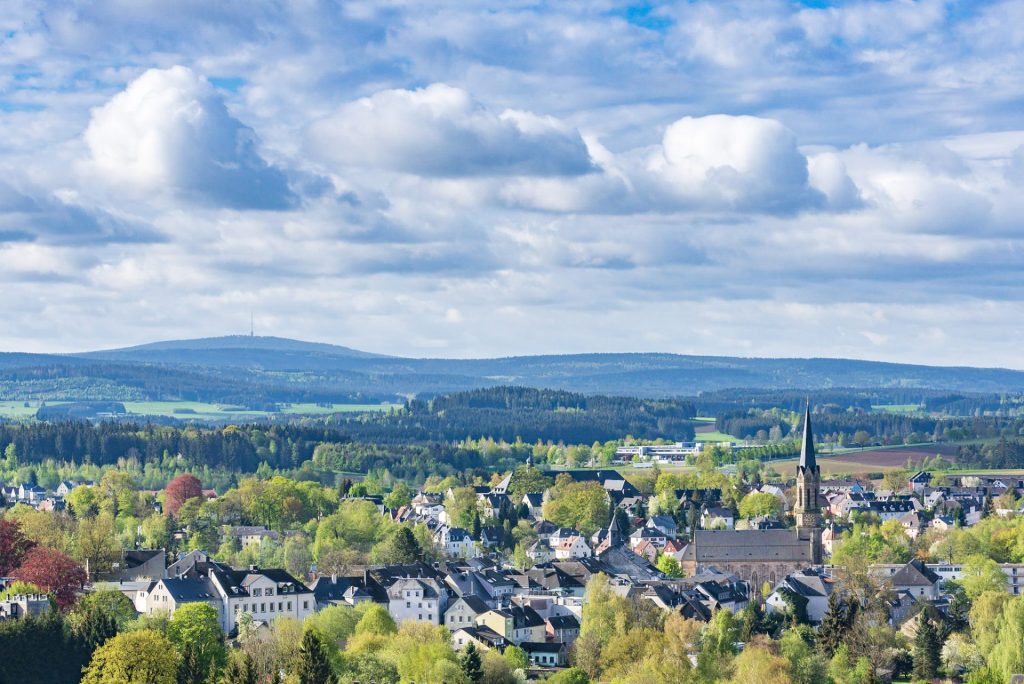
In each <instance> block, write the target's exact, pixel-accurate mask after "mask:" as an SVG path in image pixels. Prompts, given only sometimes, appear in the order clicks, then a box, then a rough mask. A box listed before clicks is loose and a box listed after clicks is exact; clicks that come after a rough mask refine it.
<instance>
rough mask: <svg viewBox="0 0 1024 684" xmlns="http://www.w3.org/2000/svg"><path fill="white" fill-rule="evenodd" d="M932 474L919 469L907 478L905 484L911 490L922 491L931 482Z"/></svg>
mask: <svg viewBox="0 0 1024 684" xmlns="http://www.w3.org/2000/svg"><path fill="white" fill-rule="evenodd" d="M931 481H932V475H931V473H926V472H924V471H923V470H919V471H917V472H916V473H914V474H913V475H911V476H910V477H909V478H907V485H908V486H909V487H910V491H912V492H923V491H924V490H925V488H926V487H928V485H929V484H931Z"/></svg>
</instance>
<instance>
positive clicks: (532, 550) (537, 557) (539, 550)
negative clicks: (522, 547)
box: [526, 539, 555, 564]
mask: <svg viewBox="0 0 1024 684" xmlns="http://www.w3.org/2000/svg"><path fill="white" fill-rule="evenodd" d="M526 556H527V557H528V558H529V559H530V560H532V561H533V562H534V564H539V563H547V562H548V561H550V560H552V559H553V558H554V557H555V552H554V551H552V550H551V547H550V546H548V543H547V542H546V541H544V540H543V539H538V540H537V541H535V542H533V543H532V544H530V546H529V547H528V548H527V549H526Z"/></svg>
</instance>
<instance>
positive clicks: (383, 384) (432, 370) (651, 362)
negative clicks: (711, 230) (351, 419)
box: [0, 335, 1024, 405]
mask: <svg viewBox="0 0 1024 684" xmlns="http://www.w3.org/2000/svg"><path fill="white" fill-rule="evenodd" d="M496 385H520V386H525V387H535V388H548V389H560V390H567V391H572V392H580V393H584V394H592V395H593V394H606V395H621V396H635V397H644V398H657V397H678V396H695V395H698V394H700V393H702V392H708V391H717V390H724V389H733V388H745V389H791V390H792V389H801V390H803V389H807V390H816V389H826V388H866V389H873V388H928V389H936V390H943V391H955V392H1024V371H1019V370H1012V369H1003V368H972V367H941V366H924V365H913V364H899V363H889V362H879V361H859V360H850V359H828V358H811V359H800V358H788V359H787V358H744V357H729V356H686V355H678V354H668V353H635V354H631V353H608V354H565V355H541V356H514V357H503V358H493V359H439V358H434V359H430V358H402V357H394V356H385V355H380V354H373V353H370V352H364V351H360V350H357V349H352V348H349V347H344V346H339V345H333V344H326V343H321V342H303V341H300V340H292V339H286V338H279V337H251V336H245V335H233V336H227V337H213V338H204V339H195V340H169V341H163V342H154V343H151V344H143V345H139V346H135V347H126V348H122V349H109V350H100V351H91V352H82V353H78V354H69V355H55V354H17V353H9V354H3V353H0V399H7V400H10V399H15V400H19V399H29V398H33V399H47V400H50V399H52V400H104V401H106V400H118V401H145V400H162V401H172V400H188V401H208V402H231V403H240V404H243V405H252V404H253V403H260V404H272V403H275V402H276V403H280V402H349V403H361V402H363V401H374V402H379V401H395V400H402V399H405V398H408V397H413V396H421V397H424V396H425V397H429V396H435V395H438V394H444V393H448V392H455V391H462V390H469V389H476V388H481V387H491V386H496Z"/></svg>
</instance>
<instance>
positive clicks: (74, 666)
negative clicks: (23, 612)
mask: <svg viewBox="0 0 1024 684" xmlns="http://www.w3.org/2000/svg"><path fill="white" fill-rule="evenodd" d="M0 653H3V664H2V665H0V681H2V682H4V684H20V683H21V682H32V683H33V684H64V682H77V681H78V680H79V678H80V677H81V676H82V666H83V665H85V664H86V663H87V662H88V661H89V656H90V655H91V654H90V652H88V651H87V650H86V648H85V647H84V644H83V643H82V642H81V641H80V640H79V639H78V638H77V637H76V636H75V635H74V634H73V633H72V632H71V630H68V629H67V627H66V624H65V622H64V618H63V616H62V615H61V614H60V613H58V612H56V611H47V612H46V613H43V614H42V615H41V616H39V617H37V618H34V619H30V620H0Z"/></svg>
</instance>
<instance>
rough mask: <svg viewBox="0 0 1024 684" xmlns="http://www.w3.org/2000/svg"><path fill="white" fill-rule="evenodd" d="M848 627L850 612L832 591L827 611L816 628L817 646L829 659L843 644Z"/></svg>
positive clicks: (837, 593) (837, 594)
mask: <svg viewBox="0 0 1024 684" xmlns="http://www.w3.org/2000/svg"><path fill="white" fill-rule="evenodd" d="M849 626H850V610H849V608H848V607H847V605H846V602H845V601H843V599H842V598H840V597H839V592H836V591H833V592H832V594H831V595H830V596H829V597H828V610H826V611H825V615H824V616H823V617H822V618H821V626H820V627H818V646H820V647H821V648H822V650H823V651H824V652H825V655H826V656H827V657H829V658H831V657H832V656H833V655H834V654H835V652H836V651H837V650H838V649H839V647H840V646H841V645H842V644H843V636H844V635H845V634H846V631H847V629H849Z"/></svg>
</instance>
